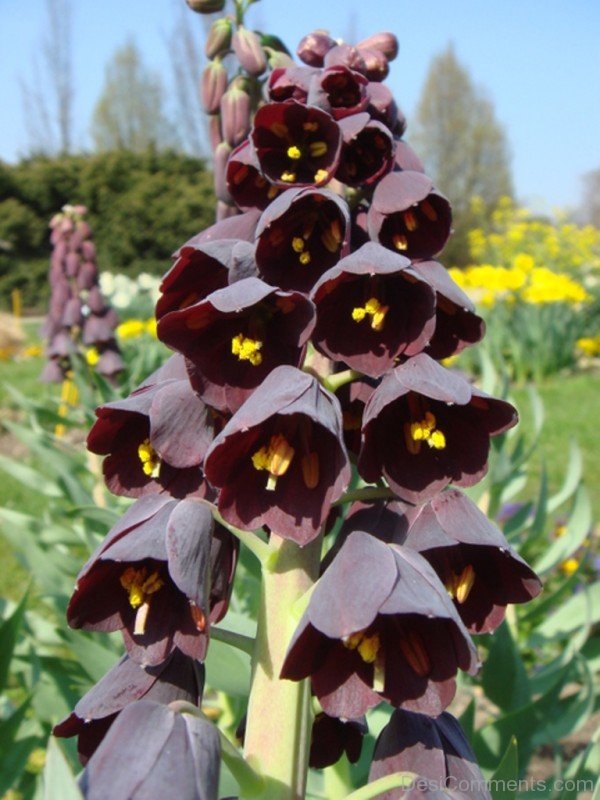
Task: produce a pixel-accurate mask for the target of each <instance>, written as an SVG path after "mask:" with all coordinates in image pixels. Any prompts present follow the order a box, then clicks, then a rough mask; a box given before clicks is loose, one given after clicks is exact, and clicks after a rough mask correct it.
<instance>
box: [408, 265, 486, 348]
mask: <svg viewBox="0 0 600 800" xmlns="http://www.w3.org/2000/svg"><path fill="white" fill-rule="evenodd" d="M413 267H414V269H415V270H416V271H417V272H418V274H419V275H421V276H422V277H423V278H424V279H425V280H426V281H427V282H428V283H429V284H430V286H431V287H432V288H433V289H434V290H435V296H436V314H435V319H436V322H435V333H434V335H433V337H432V339H431V341H430V342H429V346H428V347H427V349H426V350H425V352H426V353H427V354H428V355H430V356H431V357H432V358H435V359H436V360H440V359H442V358H448V356H452V355H455V354H456V353H460V352H461V351H462V350H464V349H465V347H468V346H469V345H472V344H476V343H477V342H479V341H481V339H483V336H484V334H485V322H484V321H483V319H482V318H481V317H480V316H478V315H477V314H476V313H475V307H474V305H473V303H472V302H471V300H470V298H469V297H467V295H466V294H465V293H464V292H463V291H462V289H461V288H460V287H459V286H457V285H456V283H455V282H454V281H453V280H452V278H451V277H450V275H449V274H448V271H447V270H446V269H445V268H444V267H443V266H442V264H440V263H439V261H415V262H414V263H413Z"/></svg>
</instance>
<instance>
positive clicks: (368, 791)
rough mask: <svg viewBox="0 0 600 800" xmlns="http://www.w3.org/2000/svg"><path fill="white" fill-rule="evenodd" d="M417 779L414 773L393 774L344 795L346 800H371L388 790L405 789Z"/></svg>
mask: <svg viewBox="0 0 600 800" xmlns="http://www.w3.org/2000/svg"><path fill="white" fill-rule="evenodd" d="M418 777H419V776H418V775H415V773H414V772H394V774H393V775H384V776H383V778H377V780H376V781H373V783H367V785H366V786H361V788H360V789H357V790H356V791H355V792H352V793H351V794H349V795H346V800H371V798H372V797H378V796H379V795H380V794H383V793H384V792H389V791H390V789H401V788H406V787H408V786H410V785H411V783H412V782H413V781H414V780H416V779H417V778H418Z"/></svg>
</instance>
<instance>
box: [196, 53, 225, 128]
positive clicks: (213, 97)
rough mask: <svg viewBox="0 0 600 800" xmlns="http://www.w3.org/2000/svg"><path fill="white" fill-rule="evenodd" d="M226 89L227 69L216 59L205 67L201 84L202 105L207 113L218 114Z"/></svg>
mask: <svg viewBox="0 0 600 800" xmlns="http://www.w3.org/2000/svg"><path fill="white" fill-rule="evenodd" d="M226 89H227V70H226V69H225V67H224V66H223V64H222V63H221V61H220V60H219V59H215V60H214V61H211V62H210V63H208V64H207V65H206V67H205V68H204V70H203V72H202V81H201V84H200V94H201V97H202V107H203V108H204V111H205V112H206V113H207V114H216V113H217V112H218V110H219V107H220V103H221V98H222V97H223V95H224V94H225V90H226Z"/></svg>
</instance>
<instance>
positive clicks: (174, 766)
mask: <svg viewBox="0 0 600 800" xmlns="http://www.w3.org/2000/svg"><path fill="white" fill-rule="evenodd" d="M219 763H220V742H219V733H218V731H217V728H216V727H215V726H214V725H213V724H212V723H210V722H208V721H207V720H205V719H202V718H200V717H197V716H195V715H193V714H190V713H187V712H186V711H185V710H184V711H183V712H182V713H179V712H178V709H177V703H174V704H173V705H172V706H165V705H163V704H162V703H155V702H153V701H151V700H146V699H143V700H137V701H136V702H135V703H131V704H130V705H128V706H127V708H125V709H123V711H122V712H121V713H120V714H119V716H118V718H117V719H116V720H115V722H114V724H113V725H112V726H111V728H110V730H109V731H108V733H107V734H106V736H105V738H104V740H103V741H102V744H101V745H100V747H99V748H98V749H97V750H96V752H95V753H94V755H93V756H92V758H91V759H90V761H89V763H88V764H87V766H86V768H85V771H84V773H83V775H82V776H81V778H80V780H79V785H80V788H81V790H82V793H83V796H84V797H85V798H86V800H107V798H110V800H164V799H165V798H166V797H173V798H175V797H176V798H178V800H217V797H218V784H219Z"/></svg>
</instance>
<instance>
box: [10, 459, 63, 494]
mask: <svg viewBox="0 0 600 800" xmlns="http://www.w3.org/2000/svg"><path fill="white" fill-rule="evenodd" d="M0 469H3V470H4V471H5V472H6V473H8V474H9V475H10V476H11V478H14V479H15V480H16V481H19V483H22V484H23V485H24V486H26V487H27V488H28V489H32V490H33V491H34V492H39V493H40V494H43V495H44V496H45V497H60V496H61V491H60V489H59V487H58V486H57V485H56V482H55V481H51V480H48V478H46V477H45V476H44V475H42V473H41V472H38V470H36V469H33V467H28V466H27V465H26V464H23V463H22V462H20V461H15V460H14V459H12V458H8V457H7V456H3V455H0Z"/></svg>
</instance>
